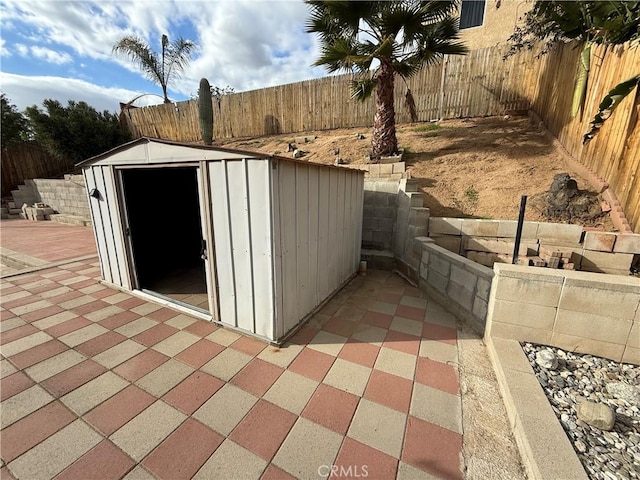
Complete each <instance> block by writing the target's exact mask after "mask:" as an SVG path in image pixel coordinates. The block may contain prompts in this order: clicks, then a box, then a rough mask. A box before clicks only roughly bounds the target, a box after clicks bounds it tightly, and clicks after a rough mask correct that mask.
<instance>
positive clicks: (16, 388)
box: [0, 372, 34, 401]
mask: <svg viewBox="0 0 640 480" xmlns="http://www.w3.org/2000/svg"><path fill="white" fill-rule="evenodd" d="M33 384H34V383H33V380H31V379H30V378H29V377H27V376H26V375H25V374H24V373H22V372H16V373H13V374H11V375H9V376H8V377H4V378H3V379H2V380H0V401H4V400H6V399H7V398H9V397H13V396H14V395H16V394H18V393H20V392H22V391H23V390H26V389H27V388H29V387H30V386H32V385H33Z"/></svg>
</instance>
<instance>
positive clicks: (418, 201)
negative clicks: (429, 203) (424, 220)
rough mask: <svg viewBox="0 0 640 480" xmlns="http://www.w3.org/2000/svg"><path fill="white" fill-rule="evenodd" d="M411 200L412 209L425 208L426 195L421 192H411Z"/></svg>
mask: <svg viewBox="0 0 640 480" xmlns="http://www.w3.org/2000/svg"><path fill="white" fill-rule="evenodd" d="M409 198H410V201H411V203H410V204H411V206H412V207H423V206H424V195H423V194H422V193H420V192H409Z"/></svg>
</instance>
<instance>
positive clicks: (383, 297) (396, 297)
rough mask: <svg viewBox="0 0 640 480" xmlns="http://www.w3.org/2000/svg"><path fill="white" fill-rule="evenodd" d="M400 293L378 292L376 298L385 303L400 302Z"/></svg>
mask: <svg viewBox="0 0 640 480" xmlns="http://www.w3.org/2000/svg"><path fill="white" fill-rule="evenodd" d="M401 298H402V295H400V294H398V293H389V292H378V294H377V295H376V300H378V301H380V302H387V303H400V299H401Z"/></svg>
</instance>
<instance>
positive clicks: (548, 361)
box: [536, 350, 558, 370]
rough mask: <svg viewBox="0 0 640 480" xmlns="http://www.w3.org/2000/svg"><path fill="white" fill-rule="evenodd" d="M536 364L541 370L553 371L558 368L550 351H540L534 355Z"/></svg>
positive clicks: (556, 361)
mask: <svg viewBox="0 0 640 480" xmlns="http://www.w3.org/2000/svg"><path fill="white" fill-rule="evenodd" d="M536 363H537V364H538V365H540V366H541V367H542V368H546V369H548V370H554V369H555V368H556V367H557V366H558V359H557V358H556V356H555V354H554V353H553V352H552V351H551V350H541V351H539V352H538V353H536Z"/></svg>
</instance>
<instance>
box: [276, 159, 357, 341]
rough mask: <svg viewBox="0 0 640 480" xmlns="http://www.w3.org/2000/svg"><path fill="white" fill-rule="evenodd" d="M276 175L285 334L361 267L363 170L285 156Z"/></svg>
mask: <svg viewBox="0 0 640 480" xmlns="http://www.w3.org/2000/svg"><path fill="white" fill-rule="evenodd" d="M274 165H275V164H274ZM272 178H273V205H274V207H273V208H274V231H275V276H276V299H277V300H276V318H277V325H276V329H277V331H276V336H277V337H278V338H280V337H282V336H283V335H284V334H285V333H286V332H288V331H289V330H291V329H292V328H293V327H295V326H296V325H297V324H298V323H299V322H300V320H302V319H303V318H304V317H305V316H306V315H307V314H309V313H310V312H311V311H312V310H313V309H314V308H315V307H317V306H318V305H319V304H320V303H321V302H323V301H324V300H325V299H326V298H327V296H328V295H329V294H331V293H332V292H333V291H334V290H335V289H337V288H338V287H340V285H342V284H343V283H344V282H345V281H346V280H347V279H348V278H349V277H350V276H351V275H352V274H353V273H354V272H355V271H356V270H357V269H358V264H359V261H360V243H361V235H362V202H363V195H364V190H363V186H364V185H363V184H364V176H363V174H362V173H361V172H359V171H353V170H349V169H342V168H323V167H319V166H317V165H313V164H310V163H309V164H306V163H293V162H284V161H280V162H278V163H277V168H275V169H272Z"/></svg>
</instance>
